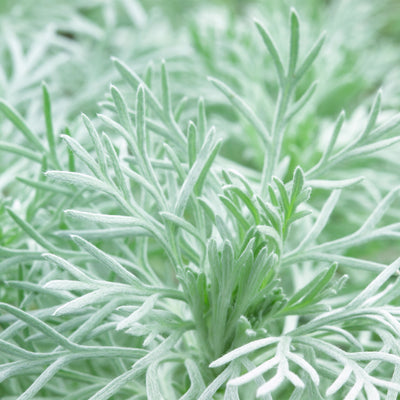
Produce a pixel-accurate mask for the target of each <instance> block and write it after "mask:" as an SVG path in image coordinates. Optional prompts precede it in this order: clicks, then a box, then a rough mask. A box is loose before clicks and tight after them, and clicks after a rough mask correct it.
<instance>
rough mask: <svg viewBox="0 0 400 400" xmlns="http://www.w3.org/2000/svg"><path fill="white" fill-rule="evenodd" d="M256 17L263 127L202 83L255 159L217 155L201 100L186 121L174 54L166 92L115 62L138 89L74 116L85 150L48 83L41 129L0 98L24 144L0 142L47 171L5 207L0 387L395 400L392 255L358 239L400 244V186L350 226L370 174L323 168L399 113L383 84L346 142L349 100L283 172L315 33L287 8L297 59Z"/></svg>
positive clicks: (394, 124) (129, 395) (85, 393)
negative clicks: (317, 142) (55, 107)
mask: <svg viewBox="0 0 400 400" xmlns="http://www.w3.org/2000/svg"><path fill="white" fill-rule="evenodd" d="M255 25H256V28H257V30H258V32H259V34H260V37H261V39H262V41H263V43H264V45H265V47H266V50H267V52H268V57H269V61H270V62H272V64H273V66H274V68H275V72H276V85H277V88H278V90H277V93H276V99H275V101H274V104H275V112H274V116H273V121H272V124H271V125H270V126H268V124H266V123H265V122H263V117H262V115H258V113H256V112H255V111H253V109H252V108H251V107H250V106H249V105H248V104H247V103H246V101H245V100H244V99H242V98H241V97H240V96H239V95H238V94H236V93H235V91H234V90H233V89H231V88H230V86H229V85H227V84H226V83H224V82H222V81H220V80H217V79H214V78H210V81H211V83H212V84H213V85H214V86H215V88H216V89H217V90H218V91H220V92H221V93H222V94H223V95H224V96H225V97H226V99H227V100H228V101H229V102H230V104H231V106H232V108H233V109H235V111H236V112H237V113H238V114H240V115H241V117H242V118H243V119H245V120H246V121H247V123H248V124H250V126H251V129H252V130H253V131H254V132H255V133H256V134H257V136H258V140H259V142H260V143H261V144H262V146H263V154H264V155H265V158H264V160H263V166H262V169H261V171H253V170H251V169H250V168H248V167H245V166H243V165H240V164H239V163H238V162H234V161H231V160H227V159H226V158H225V157H223V156H222V155H221V154H220V148H221V146H222V144H223V140H222V139H221V138H219V135H218V132H216V130H215V128H214V127H212V126H209V125H210V124H209V121H208V119H207V116H206V115H207V113H206V107H207V106H206V104H207V101H205V100H204V99H202V98H200V99H199V100H198V103H197V110H196V115H192V118H191V119H190V118H186V115H187V114H190V113H191V112H190V110H188V109H185V107H188V106H187V104H186V103H185V102H182V101H179V99H178V100H176V101H175V97H174V96H173V93H171V90H170V85H169V76H168V73H167V67H166V63H165V62H162V63H161V67H160V73H159V77H160V79H159V80H160V85H159V86H160V88H161V89H160V90H158V89H159V88H158V87H157V85H154V83H153V80H154V79H153V72H154V71H153V70H152V68H151V67H150V68H149V69H148V70H147V71H146V73H145V74H144V77H143V78H142V77H141V76H139V75H138V74H137V73H135V72H134V71H133V70H132V69H131V68H130V67H129V66H128V65H126V64H125V63H124V62H122V61H121V60H119V59H113V64H114V67H115V69H116V71H118V73H119V74H120V76H121V78H122V80H123V81H124V82H125V84H126V85H127V86H128V89H127V90H126V91H125V90H122V89H120V88H117V87H115V86H111V87H110V93H109V96H108V98H107V100H106V101H105V102H103V103H102V104H103V107H104V111H103V112H102V113H101V114H99V115H98V116H97V118H95V119H93V120H91V119H89V118H88V117H87V116H85V115H82V125H83V126H84V127H85V129H86V132H87V135H88V136H89V137H90V139H91V144H90V145H89V146H87V147H84V146H82V144H80V142H79V141H78V140H77V139H76V138H74V137H73V136H74V135H72V134H71V131H70V130H69V129H65V130H64V132H63V133H62V134H61V136H60V138H59V136H58V134H56V132H55V129H54V125H53V113H52V101H51V94H50V93H49V90H48V88H47V86H46V85H45V84H43V85H42V100H43V113H44V126H43V129H41V130H43V132H44V134H43V135H41V134H40V133H38V132H36V131H35V130H33V129H31V128H30V127H29V125H28V124H27V123H26V121H25V120H24V118H23V117H22V116H21V115H20V114H19V113H18V112H17V111H16V110H15V109H14V108H13V107H12V106H11V105H10V104H8V103H7V102H5V101H1V102H0V111H1V113H2V115H3V116H4V118H5V119H6V120H8V121H9V123H10V124H12V126H13V129H15V132H17V131H18V132H19V134H22V137H23V139H24V142H16V143H2V147H1V149H2V150H3V151H4V150H6V151H7V152H8V153H9V154H14V155H17V156H18V157H21V158H25V159H27V160H29V163H30V164H32V165H33V164H39V165H40V166H41V171H40V173H39V174H38V176H37V179H26V178H18V179H19V182H20V183H21V184H23V185H25V186H26V187H27V188H28V191H27V192H26V193H27V196H26V199H24V201H23V202H18V201H13V200H12V198H10V197H5V196H4V197H3V198H2V200H1V203H0V207H1V214H0V220H1V223H2V232H1V236H0V241H1V243H0V244H1V247H0V257H1V261H0V273H1V275H2V277H3V278H2V279H3V281H2V288H1V292H0V294H1V297H2V299H3V302H2V303H1V304H0V309H1V310H2V315H1V316H0V326H1V328H2V330H1V331H0V350H1V352H0V360H1V365H0V381H1V384H0V393H1V395H2V399H3V398H4V399H19V400H27V399H41V398H47V399H48V398H52V399H55V398H62V399H67V400H73V399H91V400H104V399H154V400H158V399H166V400H169V399H184V400H188V399H197V400H205V399H253V398H262V399H273V398H275V399H290V400H295V399H304V398H309V399H346V400H351V399H365V398H367V399H368V400H375V399H381V398H384V399H386V400H394V399H396V398H397V396H398V393H399V392H400V346H399V343H400V342H399V336H400V321H399V318H400V311H399V307H398V302H399V289H400V278H399V274H398V270H399V268H400V258H399V259H396V260H395V261H394V262H392V263H391V264H389V265H386V264H383V263H380V262H379V261H377V260H368V259H366V258H361V257H360V258H358V257H353V256H351V255H349V253H348V250H350V249H352V248H354V247H355V246H361V245H364V244H366V243H371V242H375V241H377V240H378V239H385V240H397V239H398V238H399V235H400V233H399V227H400V226H399V223H398V222H394V223H393V218H389V217H390V215H389V217H387V215H388V214H389V213H390V212H392V213H393V207H392V205H393V204H395V202H396V200H397V197H398V194H399V192H400V187H394V188H393V189H392V190H390V191H388V192H387V193H385V194H384V195H383V197H382V198H380V199H379V200H377V201H376V204H375V205H374V207H373V208H372V209H371V210H370V214H369V216H367V217H366V218H364V220H363V221H362V222H361V224H359V226H358V227H357V228H356V229H355V230H354V231H353V232H350V233H344V234H343V235H342V236H340V237H333V238H332V233H330V234H324V233H325V231H326V229H325V228H329V226H330V225H331V226H332V225H334V224H335V216H337V215H343V214H344V215H345V216H347V218H349V219H350V217H351V215H348V213H347V214H346V211H347V210H346V208H345V206H342V208H343V209H342V210H341V213H340V214H338V213H336V206H337V205H338V207H339V206H340V204H341V203H340V202H341V199H340V197H341V193H342V192H343V194H346V192H347V193H351V192H352V191H353V190H355V189H354V188H357V187H360V186H361V184H362V180H363V177H360V176H357V175H355V176H352V177H349V176H345V177H344V179H335V180H333V179H328V178H327V176H329V174H333V173H334V172H335V171H338V170H339V171H340V170H341V169H342V168H344V167H345V166H346V165H347V163H349V162H354V160H356V159H357V160H359V162H360V163H367V162H368V160H369V158H370V157H371V156H375V154H376V153H377V152H378V151H381V150H384V149H386V148H388V147H390V146H392V145H394V144H395V143H397V142H398V141H400V136H398V135H396V133H398V125H399V118H398V116H394V117H393V118H391V119H388V120H385V121H382V119H381V118H380V109H381V93H380V92H378V94H377V95H376V97H375V100H374V102H373V104H372V106H371V109H370V113H369V116H368V117H367V118H366V119H365V121H364V124H363V125H362V126H358V127H357V128H358V129H357V132H355V134H354V135H353V136H352V139H350V140H347V141H346V142H345V144H344V145H339V144H338V143H337V142H338V138H339V135H340V134H341V130H342V127H343V124H344V121H345V115H344V113H343V112H342V113H340V114H339V115H338V116H337V120H336V123H335V124H334V126H333V129H332V131H331V132H330V136H329V141H328V143H327V145H326V147H325V149H324V152H323V153H322V155H321V156H320V158H319V160H317V162H316V163H315V164H314V165H313V166H312V167H311V168H307V169H306V170H303V168H302V166H301V165H298V166H295V167H294V168H291V169H290V170H289V172H288V173H284V172H283V173H282V171H283V170H284V168H283V167H284V165H283V164H284V163H283V162H282V160H284V156H285V154H284V152H283V149H284V147H285V146H284V144H285V140H286V137H287V136H286V135H287V132H288V130H289V129H290V126H291V123H292V121H293V120H294V119H295V118H296V117H298V116H299V115H301V113H302V112H304V110H305V107H306V106H307V103H308V101H309V100H310V99H311V96H312V94H313V92H314V91H315V88H316V84H314V83H311V85H310V86H309V88H308V89H306V90H303V91H302V95H301V96H300V97H299V95H298V93H299V92H298V88H299V85H302V82H303V81H304V79H305V77H306V76H307V74H308V73H309V72H310V69H311V68H312V65H313V63H314V60H315V59H316V58H317V56H318V54H319V52H320V50H321V48H322V46H323V42H324V35H322V36H320V38H319V39H317V40H316V42H315V44H314V45H313V46H312V47H311V48H310V49H309V50H308V51H304V54H303V52H302V51H301V52H300V50H299V48H300V26H299V19H298V16H297V14H296V12H295V11H294V10H292V11H291V13H290V31H289V51H288V56H287V57H286V56H284V54H282V51H281V49H280V48H277V46H276V45H275V43H274V40H273V38H272V37H271V35H270V34H269V33H268V31H267V30H266V29H265V28H264V27H263V24H261V23H260V22H256V23H255ZM286 58H287V60H286V61H284V60H285V59H286ZM121 87H122V85H121ZM172 99H174V100H172ZM185 111H187V112H186V113H185ZM20 137H21V135H20ZM60 139H61V140H60ZM22 143H23V144H22ZM290 171H292V172H290ZM350 172H352V170H351V169H350ZM351 210H352V209H351V208H349V213H350V212H351ZM333 231H334V230H333ZM354 272H355V273H354ZM358 275H360V276H361V279H360V278H359V279H357V278H358ZM364 276H366V277H367V278H363V277H364ZM349 277H350V278H349ZM365 281H367V283H366V284H364V282H365Z"/></svg>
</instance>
